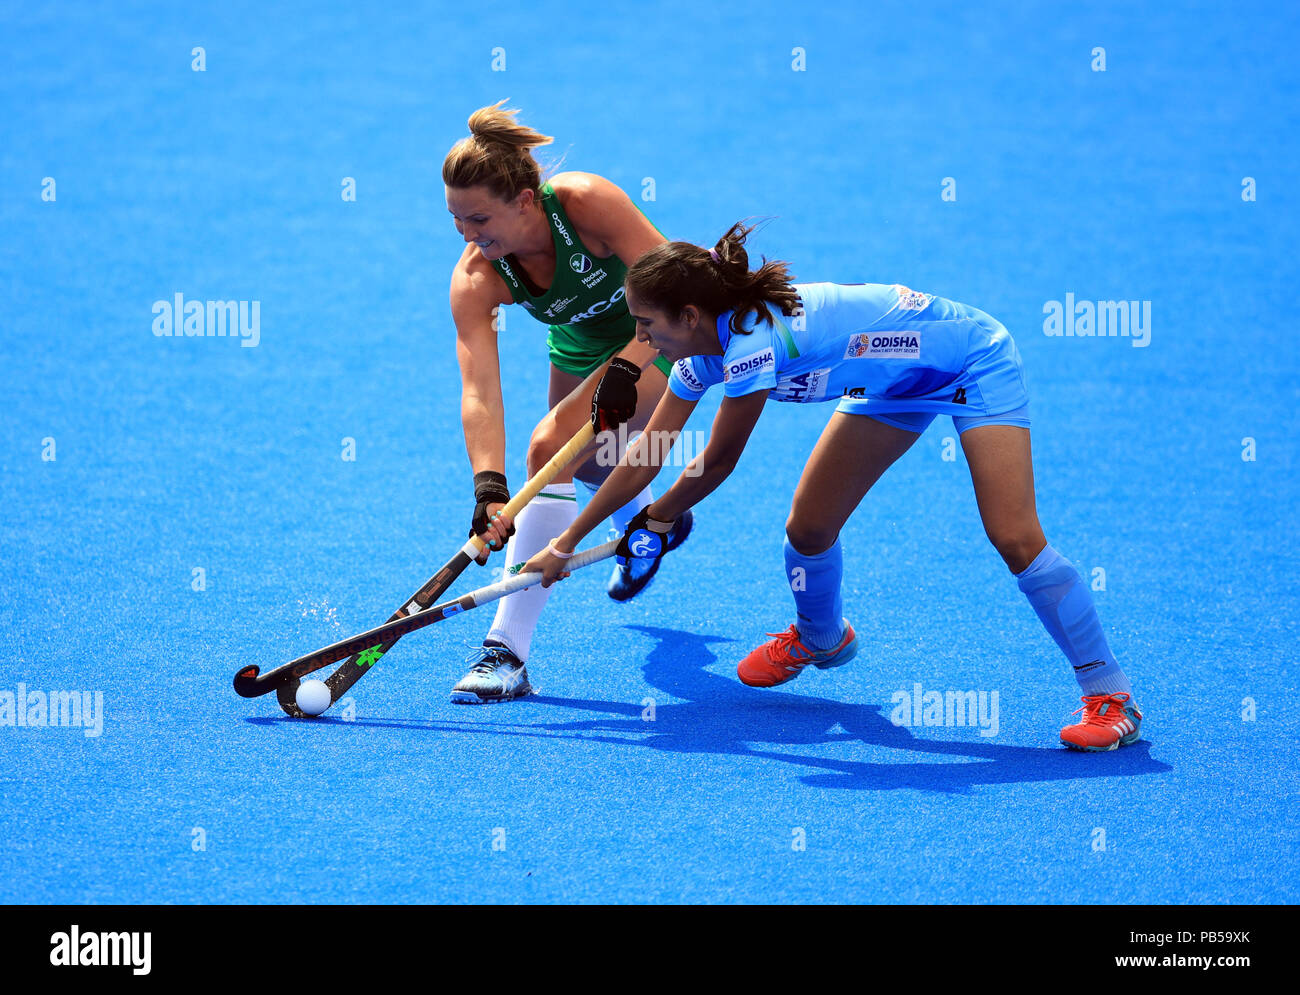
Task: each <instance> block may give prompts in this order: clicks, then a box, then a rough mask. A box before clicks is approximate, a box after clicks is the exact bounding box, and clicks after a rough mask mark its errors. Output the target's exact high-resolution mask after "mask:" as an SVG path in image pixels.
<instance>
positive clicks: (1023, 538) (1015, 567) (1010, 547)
mask: <svg viewBox="0 0 1300 995" xmlns="http://www.w3.org/2000/svg"><path fill="white" fill-rule="evenodd" d="M986 531H987V532H988V537H989V542H991V543H993V548H994V549H996V550H997V551H998V555H999V556H1001V557H1002V561H1003V562H1004V563H1006V565H1007V567H1009V568H1010V570H1011V572H1012V573H1020V572H1021V571H1023V570H1024V569H1025V568H1026V567H1028V566H1029V564H1031V563H1033V562H1034V557H1036V556H1037V555H1038V554H1039V553H1041V552H1042V551H1043V547H1044V546H1045V545H1047V540H1046V539H1044V538H1043V533H1042V532H1041V531H1040V530H1039V529H1037V528H1033V529H1024V528H1002V529H987V530H986Z"/></svg>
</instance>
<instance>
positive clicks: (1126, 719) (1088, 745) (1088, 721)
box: [1061, 691, 1142, 753]
mask: <svg viewBox="0 0 1300 995" xmlns="http://www.w3.org/2000/svg"><path fill="white" fill-rule="evenodd" d="M1131 698H1132V696H1131V695H1129V694H1128V693H1127V692H1125V691H1119V692H1117V693H1115V694H1091V695H1088V694H1086V695H1084V696H1083V707H1082V708H1080V709H1077V710H1076V711H1075V712H1074V714H1075V715H1078V714H1079V712H1083V721H1081V722H1079V723H1078V725H1072V726H1066V727H1065V728H1064V729H1062V730H1061V742H1062V743H1064V744H1065V745H1066V746H1068V747H1069V748H1070V749H1072V750H1087V751H1088V752H1089V753H1105V752H1106V751H1108V750H1116V749H1119V747H1121V746H1128V745H1129V744H1130V743H1135V742H1137V740H1138V739H1139V738H1140V737H1141V735H1142V713H1141V712H1139V711H1138V710H1137V709H1136V708H1135V707H1134V706H1133V705H1132V704H1130V699H1131Z"/></svg>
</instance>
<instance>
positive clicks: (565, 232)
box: [551, 211, 573, 248]
mask: <svg viewBox="0 0 1300 995" xmlns="http://www.w3.org/2000/svg"><path fill="white" fill-rule="evenodd" d="M551 220H552V221H554V222H555V230H556V231H558V232H559V233H560V237H561V238H563V239H564V244H565V245H567V246H568V247H569V248H573V239H572V238H571V237H570V236H569V229H567V228H565V227H564V222H563V221H561V220H560V215H559V212H558V211H552V212H551Z"/></svg>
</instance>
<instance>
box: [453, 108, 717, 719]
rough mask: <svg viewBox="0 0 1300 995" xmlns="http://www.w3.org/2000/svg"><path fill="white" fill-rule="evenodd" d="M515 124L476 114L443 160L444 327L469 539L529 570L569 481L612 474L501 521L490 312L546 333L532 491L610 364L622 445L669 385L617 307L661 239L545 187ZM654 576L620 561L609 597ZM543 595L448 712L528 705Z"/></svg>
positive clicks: (604, 185)
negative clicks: (632, 273) (634, 271)
mask: <svg viewBox="0 0 1300 995" xmlns="http://www.w3.org/2000/svg"><path fill="white" fill-rule="evenodd" d="M502 103H504V101H503V102H502ZM516 113H517V112H515V111H511V110H507V109H504V108H503V107H502V106H501V104H496V105H494V106H492V107H485V108H482V109H480V110H478V111H475V112H474V114H473V115H471V116H470V119H469V129H470V135H469V136H468V137H467V138H464V139H462V140H461V141H459V142H457V143H456V144H455V145H454V146H453V147H452V149H451V151H450V152H448V154H447V158H446V160H445V161H444V163H443V167H442V178H443V182H444V184H445V185H446V196H447V209H448V210H449V211H450V212H451V215H452V218H453V219H454V220H455V225H456V230H457V231H458V232H460V233H461V235H462V236H463V237H464V239H465V243H466V244H465V251H464V252H463V253H462V254H461V257H460V261H459V262H458V263H457V264H456V268H455V270H454V271H453V273H452V277H451V313H452V318H453V319H454V321H455V323H456V339H457V341H456V355H457V359H458V360H459V362H460V373H461V422H462V426H463V428H464V431H465V447H466V449H467V450H468V452H469V459H470V464H471V466H472V467H473V470H474V498H475V509H474V517H473V522H472V526H471V528H472V533H473V534H475V535H482V536H484V537H485V538H486V539H487V540H488V541H489V548H491V549H501V548H502V546H503V543H505V540H506V539H507V537H509V545H508V546H505V549H506V556H507V563H509V564H514V563H518V562H520V561H521V560H524V559H527V558H528V557H529V556H531V555H532V554H533V553H535V552H536V551H537V550H539V549H541V548H542V547H543V546H545V544H546V540H547V539H549V538H550V537H551V536H553V535H555V534H556V533H557V532H559V531H561V530H563V529H564V528H566V527H567V526H568V525H569V524H570V523H571V522H572V521H573V519H574V516H575V515H576V514H577V497H576V494H575V491H574V481H575V480H576V481H578V482H580V483H582V484H584V485H586V487H587V489H588V490H589V491H590V492H593V493H594V491H595V490H596V488H597V487H598V486H599V485H600V482H601V481H602V480H604V478H605V476H606V475H607V474H608V473H609V472H610V470H611V469H612V466H610V465H606V466H601V465H599V463H598V461H597V458H596V456H594V455H593V456H590V457H589V458H588V459H587V460H586V461H585V462H582V463H581V464H580V465H579V466H578V468H577V469H576V470H575V471H566V472H564V473H561V474H560V476H558V477H556V479H555V480H554V481H553V482H552V483H551V484H549V485H548V486H547V487H546V488H545V489H544V490H543V491H542V492H541V493H540V494H539V495H538V496H537V497H535V498H534V499H533V500H532V501H531V502H530V503H529V505H528V507H527V508H526V509H525V510H524V511H522V512H521V513H520V515H519V517H518V519H517V520H516V521H514V522H510V521H509V520H507V519H504V518H502V517H501V516H500V510H501V508H502V507H503V506H504V505H505V503H506V502H507V501H508V500H509V499H510V491H509V489H508V486H507V481H506V477H505V459H506V456H505V453H506V435H505V414H504V402H503V395H504V394H509V393H510V382H509V367H508V366H507V368H506V371H505V376H504V377H503V375H502V370H501V349H500V343H499V342H498V334H497V330H498V327H499V324H500V322H499V321H498V320H497V316H498V314H499V309H500V308H501V307H503V306H504V305H506V304H512V303H517V304H522V305H523V307H524V308H525V309H526V310H527V311H528V313H529V314H531V315H532V316H533V317H534V318H536V319H537V320H539V321H541V322H542V323H543V324H546V325H547V326H549V334H548V337H547V343H548V346H549V351H550V362H551V371H550V386H549V391H548V395H549V396H548V401H547V406H548V407H549V408H550V411H549V413H548V414H547V415H546V417H545V418H543V419H542V421H541V423H540V424H539V425H538V426H537V428H536V429H535V430H534V432H533V434H532V438H531V440H530V441H529V445H528V474H529V476H530V477H531V476H532V475H533V474H534V473H536V472H537V471H538V470H539V469H541V467H542V466H544V465H545V464H546V462H547V461H548V460H549V459H550V458H551V456H553V455H554V454H555V453H556V452H557V451H558V450H559V449H560V448H561V447H562V446H563V445H564V444H565V443H566V442H568V441H569V439H571V438H572V437H573V435H574V434H575V433H576V432H577V431H578V430H579V429H580V428H581V427H582V425H583V423H584V422H586V421H587V420H588V419H589V418H590V417H591V410H592V395H593V393H594V391H595V388H596V384H597V383H598V382H599V381H600V379H601V377H602V375H603V374H604V372H605V371H606V370H607V369H609V367H610V362H611V359H613V360H614V361H615V364H616V365H617V366H618V367H619V370H618V371H616V372H618V373H620V374H621V375H622V376H624V377H625V378H626V379H632V380H635V379H636V378H637V376H638V371H642V372H640V375H639V381H637V382H636V387H635V390H636V391H637V396H638V403H637V405H636V407H637V410H638V411H639V412H640V415H639V416H638V417H636V418H634V419H633V420H632V421H631V422H630V423H629V424H628V426H627V428H628V432H629V434H630V433H631V432H633V431H635V430H637V429H639V428H640V427H641V426H642V425H644V423H645V421H646V419H647V417H648V416H649V415H648V413H649V411H650V410H651V409H652V408H653V407H654V405H655V402H657V401H658V399H659V397H660V396H661V395H662V394H663V391H664V387H665V385H666V383H667V374H668V371H669V365H668V363H667V362H666V361H664V360H663V359H661V358H659V357H657V354H656V353H655V351H654V350H653V349H651V348H649V347H648V346H645V345H643V344H641V343H638V342H636V341H635V339H634V338H633V336H634V333H635V326H634V324H633V322H632V319H631V318H630V317H629V316H628V312H627V304H626V302H625V301H624V300H623V276H624V274H625V273H626V271H627V267H628V265H630V264H631V263H632V262H633V261H635V260H636V258H637V257H638V256H640V255H641V254H642V253H643V252H645V251H646V250H647V249H651V248H654V247H655V246H657V245H661V244H662V243H663V241H664V238H663V236H662V235H661V234H660V233H659V232H658V230H657V229H656V228H655V227H654V225H652V224H651V223H650V222H649V221H648V220H647V219H646V217H645V215H644V214H642V213H641V211H640V210H638V209H637V207H636V205H634V204H633V203H632V201H631V200H630V199H629V198H628V196H627V195H626V194H625V193H624V192H623V191H622V190H620V189H619V188H618V187H617V186H615V185H614V184H613V183H611V182H609V181H608V180H606V179H604V178H603V177H600V176H596V175H594V174H591V173H576V172H565V173H560V174H558V175H556V176H553V177H551V179H550V180H549V182H543V178H542V175H541V170H540V167H539V166H538V163H537V161H536V160H535V159H534V158H533V156H532V153H531V151H530V150H531V149H533V148H536V147H538V146H540V145H545V144H547V143H549V142H550V141H551V139H550V138H548V137H547V136H545V135H542V134H540V133H538V132H536V131H534V130H532V129H531V128H527V127H524V126H523V125H521V124H519V123H518V122H517V121H516V120H515V114H516ZM513 351H516V352H517V348H516V349H514V350H513ZM509 355H510V351H507V357H508V356H509ZM605 462H607V463H610V462H612V461H609V460H606V461H605ZM646 483H647V484H649V481H647V482H646ZM629 497H630V498H631V497H632V496H631V495H629ZM648 500H652V495H651V494H650V493H649V491H648V490H647V491H646V493H644V494H639V495H637V496H636V497H635V500H634V501H633V504H632V507H630V508H611V509H610V510H609V512H608V515H609V517H610V518H611V520H612V524H613V526H614V528H616V529H617V530H619V531H620V532H621V531H623V530H624V529H625V528H626V526H627V523H628V521H629V520H630V519H631V517H632V515H633V514H635V512H636V509H638V508H640V507H641V506H642V505H643V504H644V503H646V502H647V501H648ZM625 503H626V502H625ZM690 529H691V517H690V515H689V514H686V515H683V516H681V517H680V518H679V519H678V520H677V521H676V522H674V526H673V529H672V531H671V533H670V537H669V541H668V545H669V546H670V547H675V546H676V545H678V544H680V543H681V542H682V541H683V540H684V539H685V538H686V536H687V535H688V534H689V532H690ZM484 558H486V553H485V554H484ZM657 569H658V560H657V559H654V558H646V559H638V558H631V559H627V560H625V561H624V562H623V563H621V564H620V565H619V566H617V567H616V568H615V571H614V575H613V577H612V578H611V580H610V584H609V588H608V590H609V594H610V597H612V598H614V599H615V600H618V601H625V600H627V599H628V598H631V597H633V596H634V595H635V594H637V593H638V592H639V591H641V590H642V589H643V588H644V587H645V585H646V584H648V583H649V581H650V580H651V578H653V576H654V574H655V571H656V570H657ZM548 594H549V592H547V591H545V590H542V589H541V588H534V589H532V590H529V591H522V592H520V593H518V594H514V595H511V596H510V597H508V598H505V599H503V600H502V601H501V602H500V604H499V605H498V607H497V613H496V618H495V619H494V620H493V623H492V627H491V629H490V630H489V632H488V634H487V637H486V638H485V639H484V641H483V646H482V648H481V649H480V650H479V651H478V652H476V653H475V659H474V661H473V665H472V667H471V668H470V671H469V673H468V674H466V675H465V677H464V678H463V679H462V680H461V681H460V682H459V683H458V684H457V685H456V686H455V688H454V689H453V690H452V701H455V702H460V703H465V704H479V703H487V702H497V701H509V700H511V699H513V698H518V697H522V696H523V695H526V694H529V693H530V692H531V691H532V688H531V686H530V684H529V679H528V672H527V670H526V669H525V666H524V664H525V662H526V661H527V659H528V653H529V648H530V644H531V641H532V635H533V630H534V629H535V628H536V625H537V621H538V618H539V617H540V615H541V612H542V608H543V606H544V605H545V604H546V599H547V596H548Z"/></svg>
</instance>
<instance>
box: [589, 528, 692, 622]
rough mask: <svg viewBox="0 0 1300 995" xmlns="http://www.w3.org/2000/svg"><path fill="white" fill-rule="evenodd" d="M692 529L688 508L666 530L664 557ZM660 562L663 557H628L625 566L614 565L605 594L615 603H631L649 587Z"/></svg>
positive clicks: (681, 541) (684, 539)
mask: <svg viewBox="0 0 1300 995" xmlns="http://www.w3.org/2000/svg"><path fill="white" fill-rule="evenodd" d="M694 527H695V516H694V515H693V514H692V513H691V511H690V509H689V508H688V509H687V510H686V511H684V512H682V514H681V515H680V516H679V517H678V519H677V521H675V522H673V527H672V528H671V529H669V530H668V536H667V538H666V539H665V541H664V555H665V556H666V555H667V554H668V553H671V552H672V551H673V550H674V549H676V548H677V547H678V546H680V545H681V544H682V543H684V542H685V541H686V537H687V536H689V535H690V534H691V529H692V528H694ZM662 562H663V556H657V557H650V558H645V557H635V556H629V557H628V558H627V564H626V565H624V564H622V563H616V564H614V572H613V573H612V574H610V575H609V584H608V585H607V586H606V588H605V593H606V594H608V595H609V596H610V597H611V598H613V599H614V600H615V601H631V600H632V599H633V598H635V597H636V596H637V595H638V594H640V593H641V592H642V591H644V590H645V589H646V588H647V587H648V586H649V585H650V581H652V580H654V576H655V574H656V573H658V572H659V564H660V563H662Z"/></svg>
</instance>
